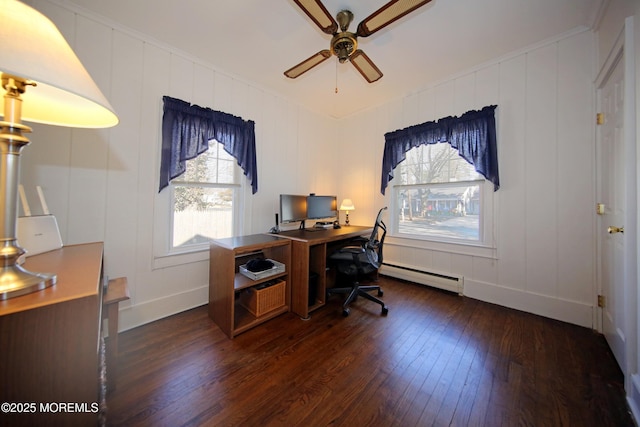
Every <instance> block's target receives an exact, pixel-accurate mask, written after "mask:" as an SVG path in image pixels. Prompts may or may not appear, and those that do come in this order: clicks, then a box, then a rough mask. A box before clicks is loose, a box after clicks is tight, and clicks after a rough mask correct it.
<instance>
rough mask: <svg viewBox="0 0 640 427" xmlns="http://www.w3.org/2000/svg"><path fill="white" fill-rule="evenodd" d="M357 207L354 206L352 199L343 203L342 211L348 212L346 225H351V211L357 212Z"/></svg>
mask: <svg viewBox="0 0 640 427" xmlns="http://www.w3.org/2000/svg"><path fill="white" fill-rule="evenodd" d="M355 208H356V207H355V206H353V202H352V201H351V199H344V200H343V201H342V204H341V205H340V210H341V211H346V213H347V214H346V215H347V218H346V220H345V222H344V225H346V226H348V225H349V211H352V210H355Z"/></svg>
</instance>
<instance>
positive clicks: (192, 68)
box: [21, 0, 337, 329]
mask: <svg viewBox="0 0 640 427" xmlns="http://www.w3.org/2000/svg"><path fill="white" fill-rule="evenodd" d="M30 4H32V5H33V6H34V7H36V8H37V9H39V10H40V11H42V12H43V13H44V14H45V15H47V16H48V17H50V18H51V19H52V20H53V21H54V22H55V23H56V25H58V27H59V28H60V30H61V31H62V33H63V34H64V36H65V37H66V38H67V40H68V41H69V43H70V44H71V45H72V47H73V48H74V50H75V51H76V53H77V55H78V57H79V58H80V60H81V61H82V62H83V64H84V65H85V67H86V68H87V70H88V71H89V73H90V74H91V75H92V77H93V78H94V80H95V81H96V83H97V84H98V85H99V87H100V88H101V89H102V91H103V92H104V94H105V95H106V97H107V99H109V100H110V102H111V104H112V105H113V107H114V108H115V110H116V111H117V113H118V116H119V118H120V124H119V125H118V126H117V127H114V128H112V129H107V130H100V131H88V130H71V129H66V128H56V127H51V126H42V125H34V126H33V128H34V132H33V133H32V134H31V135H30V139H31V141H32V143H31V145H30V146H28V147H27V148H26V149H25V150H24V151H23V159H22V179H21V181H22V183H23V184H24V185H25V187H26V190H27V194H28V197H29V199H30V202H31V205H32V210H33V211H34V213H38V209H37V207H36V206H33V205H35V204H37V200H38V199H37V195H36V192H35V186H36V185H40V186H42V188H43V191H44V193H45V196H46V198H47V200H48V204H49V208H50V210H51V212H52V213H53V214H54V215H55V216H56V217H57V220H58V223H59V226H60V230H61V234H62V239H63V242H64V244H75V243H84V242H91V241H104V242H105V256H104V259H105V270H106V273H107V274H108V275H109V276H110V277H118V276H126V277H127V278H128V282H129V287H130V291H131V300H130V301H129V302H127V303H121V304H120V306H121V329H128V328H131V327H134V326H137V325H140V324H143V323H146V322H149V321H152V320H154V319H157V318H161V317H165V316H167V315H170V314H172V313H176V312H179V311H183V310H185V309H188V308H191V307H194V306H199V305H202V304H206V303H207V301H208V280H209V277H208V272H209V263H208V253H206V252H204V253H200V254H195V255H193V256H179V257H170V258H162V257H158V256H157V251H156V253H155V254H154V237H157V235H158V233H166V232H168V231H167V229H166V228H164V227H162V224H163V214H165V213H166V206H167V205H166V202H167V200H166V199H167V193H168V192H167V191H166V190H165V191H163V192H162V193H160V194H158V173H159V166H158V165H159V155H160V154H159V147H160V128H161V118H162V96H163V95H169V96H172V97H175V98H180V99H183V100H185V101H188V102H192V103H196V104H199V105H202V106H207V107H211V108H213V109H216V110H221V111H224V112H227V113H230V114H234V115H238V116H241V117H243V118H244V119H249V120H254V121H255V122H256V145H257V147H256V149H257V156H258V165H257V166H258V174H259V191H258V193H257V194H256V195H253V196H252V195H251V191H250V188H246V189H245V192H244V195H243V199H244V204H245V208H246V209H245V215H244V233H245V234H251V233H261V232H266V231H268V230H269V228H270V227H272V226H273V221H274V213H275V212H277V210H278V195H279V194H280V193H285V192H292V193H301V194H306V193H310V192H317V193H323V192H329V191H335V188H336V186H337V183H336V179H337V178H336V174H335V173H333V170H332V156H333V153H334V152H335V142H334V138H333V129H334V120H333V119H331V118H325V117H321V116H318V115H317V114H315V113H311V112H309V111H308V110H305V109H303V108H301V107H298V106H297V105H294V104H292V103H291V102H289V101H287V100H285V99H283V98H282V97H279V96H278V95H275V94H272V93H269V92H268V91H266V90H263V89H261V88H259V87H256V86H255V85H252V84H251V83H248V82H244V81H241V80H238V79H235V78H234V77H233V76H229V75H226V74H224V73H222V72H219V71H218V70H216V68H215V67H214V66H213V65H211V64H204V63H202V61H199V60H197V59H195V58H191V57H189V56H187V55H185V54H183V53H181V52H179V51H176V50H175V49H172V48H171V47H169V46H165V45H162V44H160V43H157V42H155V41H154V40H151V39H149V38H147V37H145V36H144V35H140V34H136V33H132V32H130V31H128V30H127V29H125V28H121V27H119V26H118V25H117V24H115V23H113V22H109V21H106V20H104V19H102V18H100V17H97V16H87V15H86V14H85V13H84V12H82V11H76V10H73V9H69V8H67V7H65V6H62V5H60V4H59V3H57V2H55V1H47V0H34V1H31V2H30ZM247 187H249V186H248V185H247Z"/></svg>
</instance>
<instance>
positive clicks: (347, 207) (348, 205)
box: [340, 199, 356, 211]
mask: <svg viewBox="0 0 640 427" xmlns="http://www.w3.org/2000/svg"><path fill="white" fill-rule="evenodd" d="M355 208H356V207H355V206H353V202H352V201H351V199H344V200H343V201H342V204H341V205H340V210H341V211H352V210H354V209H355Z"/></svg>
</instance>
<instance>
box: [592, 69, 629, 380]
mask: <svg viewBox="0 0 640 427" xmlns="http://www.w3.org/2000/svg"><path fill="white" fill-rule="evenodd" d="M598 95H599V96H598V100H599V104H600V105H599V111H600V112H601V113H603V114H604V123H602V124H600V125H599V126H598V131H599V134H598V138H597V158H598V196H597V197H598V203H600V204H601V205H600V206H602V208H603V210H602V211H600V215H598V246H599V263H600V264H599V273H600V284H601V292H600V294H601V295H602V296H603V297H604V298H603V302H604V307H603V308H602V313H601V314H602V316H601V318H602V325H600V326H601V328H602V332H603V334H604V336H605V338H606V340H607V342H608V344H609V346H610V347H611V350H612V352H613V354H614V356H615V357H616V360H617V361H618V364H619V365H620V367H621V368H622V369H623V371H624V369H625V366H626V363H625V362H626V360H625V354H626V351H625V348H626V345H627V339H626V337H625V327H624V319H625V313H624V308H625V301H624V272H625V270H624V267H625V266H624V259H625V257H624V238H625V236H624V231H623V228H624V224H623V220H624V212H625V157H624V151H625V150H624V148H625V147H624V127H623V124H624V121H623V119H624V60H623V58H622V57H621V58H620V60H619V61H618V63H617V65H615V66H614V69H613V71H612V72H611V74H610V76H609V77H608V78H607V80H606V82H605V83H604V86H602V87H601V88H600V89H599V94H598Z"/></svg>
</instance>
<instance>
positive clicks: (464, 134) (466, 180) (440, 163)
mask: <svg viewBox="0 0 640 427" xmlns="http://www.w3.org/2000/svg"><path fill="white" fill-rule="evenodd" d="M495 108H496V106H495V105H491V106H487V107H484V108H482V109H481V110H478V111H467V112H466V113H464V114H463V115H462V116H460V117H451V116H450V117H444V118H442V119H439V120H438V121H431V122H425V123H422V124H418V125H414V126H410V127H407V128H404V129H399V130H397V131H393V132H389V133H387V134H385V146H384V154H383V159H382V179H381V187H380V190H381V192H382V194H386V193H385V191H386V189H387V186H388V185H389V184H391V185H392V189H393V191H392V192H391V197H390V201H389V203H390V206H391V218H390V222H391V235H394V236H397V237H402V238H412V239H420V240H425V241H435V242H443V243H444V244H447V245H448V244H450V243H452V244H467V245H475V246H483V247H493V246H494V239H493V234H494V233H493V192H494V191H496V190H497V189H498V188H500V179H499V176H498V157H497V156H498V154H497V144H496V125H495V117H494V110H495ZM394 179H395V181H392V180H394Z"/></svg>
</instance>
